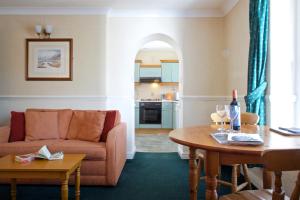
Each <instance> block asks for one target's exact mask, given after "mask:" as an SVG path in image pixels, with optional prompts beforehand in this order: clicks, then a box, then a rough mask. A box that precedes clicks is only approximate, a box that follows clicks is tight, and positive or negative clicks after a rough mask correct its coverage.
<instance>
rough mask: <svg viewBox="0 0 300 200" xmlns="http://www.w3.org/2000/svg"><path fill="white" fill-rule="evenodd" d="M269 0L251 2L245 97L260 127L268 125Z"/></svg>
mask: <svg viewBox="0 0 300 200" xmlns="http://www.w3.org/2000/svg"><path fill="white" fill-rule="evenodd" d="M269 4H270V2H269V0H250V5H249V24H250V27H249V28H250V47H249V58H248V88H247V96H245V101H246V106H247V112H252V113H256V114H258V115H259V117H260V120H259V125H265V124H266V114H265V91H266V88H267V81H266V67H267V60H268V46H269Z"/></svg>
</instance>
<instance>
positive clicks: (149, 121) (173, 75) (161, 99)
mask: <svg viewBox="0 0 300 200" xmlns="http://www.w3.org/2000/svg"><path fill="white" fill-rule="evenodd" d="M134 77H135V84H134V85H135V132H136V146H137V151H139V149H142V150H141V151H147V152H157V151H158V152H164V151H166V152H169V151H171V150H170V148H169V149H167V147H168V145H170V144H169V140H168V138H167V136H168V133H169V131H171V130H173V129H175V128H177V127H178V113H179V111H178V110H179V61H178V57H177V54H176V52H175V50H174V49H173V48H172V47H171V46H170V45H168V44H167V43H164V42H160V41H154V42H150V43H147V44H146V45H145V46H144V47H143V48H142V49H141V50H140V51H139V52H138V54H137V56H136V60H135V76H134ZM139 136H143V137H139ZM149 137H150V138H149ZM147 138H148V139H147ZM147 141H148V142H150V143H147ZM163 141H164V142H163ZM151 142H152V143H151ZM140 145H142V146H141V148H139V146H140ZM145 146H147V148H145ZM155 146H156V147H155ZM149 147H150V150H149ZM171 149H172V151H176V148H174V145H173V146H172V147H171Z"/></svg>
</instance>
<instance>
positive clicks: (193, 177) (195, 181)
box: [189, 147, 198, 200]
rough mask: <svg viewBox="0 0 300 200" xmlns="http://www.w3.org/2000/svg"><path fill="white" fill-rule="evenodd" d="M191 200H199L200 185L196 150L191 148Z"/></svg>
mask: <svg viewBox="0 0 300 200" xmlns="http://www.w3.org/2000/svg"><path fill="white" fill-rule="evenodd" d="M189 166H190V174H189V176H190V177H189V178H190V200H197V189H198V188H197V185H198V172H197V169H198V167H197V161H196V149H194V148H191V147H190V160H189Z"/></svg>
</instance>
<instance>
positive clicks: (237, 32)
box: [223, 0, 250, 96]
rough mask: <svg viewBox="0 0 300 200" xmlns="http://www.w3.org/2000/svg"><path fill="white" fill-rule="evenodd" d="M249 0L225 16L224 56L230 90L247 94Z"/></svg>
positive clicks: (240, 3) (239, 4)
mask: <svg viewBox="0 0 300 200" xmlns="http://www.w3.org/2000/svg"><path fill="white" fill-rule="evenodd" d="M248 10H249V0H240V1H239V2H238V3H237V4H236V5H235V7H234V8H233V9H232V10H231V11H230V12H229V13H228V14H227V15H226V17H225V18H224V36H225V42H224V50H225V51H224V55H223V56H224V57H225V61H226V62H225V63H226V66H227V73H226V77H227V81H228V85H227V86H228V88H227V89H228V90H232V89H234V88H236V89H237V90H238V94H239V95H241V96H245V95H247V76H248V52H249V40H250V35H249V11H248Z"/></svg>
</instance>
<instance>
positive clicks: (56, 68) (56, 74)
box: [25, 38, 73, 81]
mask: <svg viewBox="0 0 300 200" xmlns="http://www.w3.org/2000/svg"><path fill="white" fill-rule="evenodd" d="M72 70H73V39H71V38H55V39H26V75H25V77H26V80H27V81H72Z"/></svg>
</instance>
